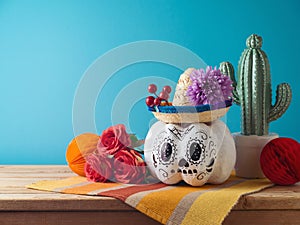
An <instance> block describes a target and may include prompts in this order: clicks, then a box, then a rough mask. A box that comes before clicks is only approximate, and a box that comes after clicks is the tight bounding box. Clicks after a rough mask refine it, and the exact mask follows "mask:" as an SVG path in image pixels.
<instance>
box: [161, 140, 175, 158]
mask: <svg viewBox="0 0 300 225" xmlns="http://www.w3.org/2000/svg"><path fill="white" fill-rule="evenodd" d="M172 153H173V147H172V145H171V144H170V143H168V142H165V143H164V144H163V145H162V146H161V149H160V156H161V159H162V161H164V162H168V161H169V160H170V158H171V156H172Z"/></svg>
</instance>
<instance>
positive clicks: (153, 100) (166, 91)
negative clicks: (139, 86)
mask: <svg viewBox="0 0 300 225" xmlns="http://www.w3.org/2000/svg"><path fill="white" fill-rule="evenodd" d="M156 91H157V86H156V85H155V84H150V85H149V86H148V92H149V93H151V94H154V95H155V97H153V96H148V97H147V98H146V105H147V106H149V107H153V106H155V105H160V104H161V102H162V101H165V102H167V103H168V99H169V97H170V93H171V91H172V89H171V87H170V86H164V87H163V89H162V91H161V92H160V93H159V95H157V94H156Z"/></svg>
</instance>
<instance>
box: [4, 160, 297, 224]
mask: <svg viewBox="0 0 300 225" xmlns="http://www.w3.org/2000/svg"><path fill="white" fill-rule="evenodd" d="M69 176H74V174H73V173H72V172H71V171H70V170H69V168H68V167H67V166H46V165H44V166H0V225H15V224H16V225H18V224H20V225H21V224H22V225H24V224H32V225H46V224H47V225H54V224H55V225H60V224H61V225H77V224H78V225H79V224H80V225H96V224H118V225H119V224H124V225H125V224H126V225H127V224H134V225H135V224H143V225H154V224H159V223H158V222H156V221H154V220H152V219H151V218H148V217H147V216H145V215H144V214H142V213H140V212H138V211H136V210H135V209H133V208H131V207H130V206H128V205H126V204H125V203H123V202H121V201H119V200H117V199H113V198H108V197H98V196H81V195H71V194H59V193H51V192H43V191H36V190H30V189H26V188H25V187H24V186H25V185H27V184H31V183H33V182H36V181H39V180H50V179H59V178H66V177H69ZM224 224H225V225H229V224H230V225H234V224H239V225H249V224H251V225H254V224H255V225H257V224H263V225H267V224H272V225H276V224H284V225H288V224H300V183H297V184H296V185H293V186H289V187H280V186H274V187H272V188H268V189H266V190H263V191H261V192H259V193H255V194H250V195H247V196H244V197H242V198H241V199H240V201H239V202H238V204H237V205H236V206H235V207H234V208H233V210H232V211H231V213H230V214H229V216H228V217H227V218H226V219H225V221H224Z"/></svg>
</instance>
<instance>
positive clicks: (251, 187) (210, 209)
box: [181, 179, 272, 225]
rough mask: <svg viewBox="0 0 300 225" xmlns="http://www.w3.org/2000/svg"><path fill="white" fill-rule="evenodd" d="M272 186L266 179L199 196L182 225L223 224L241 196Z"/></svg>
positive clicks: (246, 182)
mask: <svg viewBox="0 0 300 225" xmlns="http://www.w3.org/2000/svg"><path fill="white" fill-rule="evenodd" d="M269 186H272V184H271V183H270V182H269V181H267V180H266V179H256V180H246V181H244V182H242V183H240V184H237V185H234V186H231V187H228V188H224V189H221V190H218V191H213V192H207V193H204V194H203V195H201V196H199V197H198V198H197V199H196V200H195V202H194V203H193V205H192V206H191V208H190V210H189V211H188V212H187V214H186V216H185V218H184V220H183V221H182V223H181V225H191V224H201V225H218V224H222V222H223V220H224V219H225V217H226V216H227V215H228V213H229V212H230V210H231V208H232V207H233V206H234V205H235V204H236V203H237V201H238V200H239V198H240V196H241V195H243V194H247V193H253V192H256V191H259V190H261V189H263V188H266V187H269Z"/></svg>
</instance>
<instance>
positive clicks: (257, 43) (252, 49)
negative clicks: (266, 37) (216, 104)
mask: <svg viewBox="0 0 300 225" xmlns="http://www.w3.org/2000/svg"><path fill="white" fill-rule="evenodd" d="M246 45H247V48H246V49H245V50H244V52H243V53H242V55H241V57H240V61H239V65H238V82H236V80H235V76H234V69H233V66H232V65H231V64H230V63H229V62H223V63H221V65H220V70H221V72H222V73H223V74H226V75H228V76H230V78H231V80H232V81H233V88H234V90H233V100H234V102H235V103H236V104H238V105H240V106H241V111H242V113H241V116H242V123H241V125H242V131H241V132H242V134H243V135H260V136H261V135H267V134H268V132H269V123H270V122H271V121H273V120H276V119H278V118H279V117H280V116H282V115H283V114H284V112H285V111H286V110H287V108H288V107H289V105H290V103H291V98H292V92H291V88H290V85H289V84H287V83H282V84H280V85H278V86H277V91H276V103H275V105H272V91H271V75H270V65H269V61H268V58H267V55H266V54H265V52H264V51H262V50H261V46H262V38H261V37H260V36H258V35H256V34H252V35H251V36H250V37H248V39H247V41H246Z"/></svg>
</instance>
